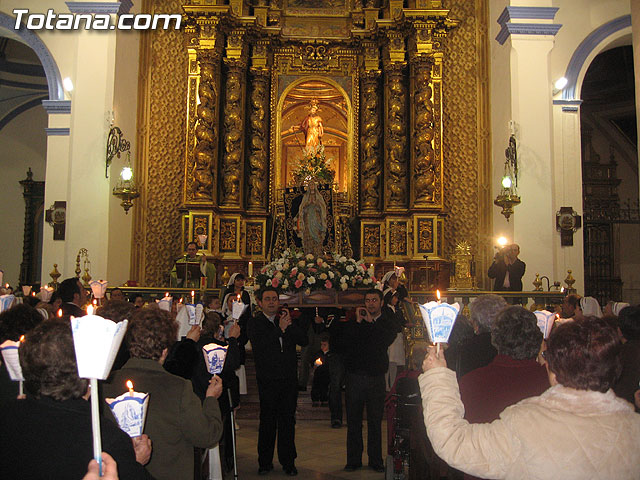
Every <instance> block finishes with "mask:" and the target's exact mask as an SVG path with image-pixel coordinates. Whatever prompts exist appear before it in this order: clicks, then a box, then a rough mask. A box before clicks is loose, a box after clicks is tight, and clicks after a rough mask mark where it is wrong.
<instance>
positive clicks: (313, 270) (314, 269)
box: [309, 268, 318, 273]
mask: <svg viewBox="0 0 640 480" xmlns="http://www.w3.org/2000/svg"><path fill="white" fill-rule="evenodd" d="M309 271H310V272H311V273H316V272H317V271H318V269H317V268H310V269H309Z"/></svg>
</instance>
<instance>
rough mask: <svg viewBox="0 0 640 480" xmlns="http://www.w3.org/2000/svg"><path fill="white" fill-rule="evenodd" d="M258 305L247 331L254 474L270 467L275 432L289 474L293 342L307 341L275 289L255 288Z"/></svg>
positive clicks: (292, 446) (293, 401)
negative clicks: (254, 414)
mask: <svg viewBox="0 0 640 480" xmlns="http://www.w3.org/2000/svg"><path fill="white" fill-rule="evenodd" d="M257 299H258V305H259V306H260V308H261V309H262V313H259V314H258V315H256V316H255V317H253V318H251V319H249V322H248V324H247V334H248V337H249V340H250V341H251V348H252V350H253V356H254V360H255V365H256V379H257V381H258V394H259V396H260V427H259V430H258V464H259V468H258V474H260V475H266V474H267V473H269V472H270V471H271V470H273V450H274V447H275V441H276V433H277V435H278V460H279V462H280V464H281V465H282V467H283V469H284V472H285V473H286V474H287V475H289V476H294V475H297V474H298V470H296V467H295V463H294V462H295V459H296V456H297V453H296V446H295V412H296V403H297V401H298V371H297V359H296V345H300V346H305V345H306V344H307V342H308V338H307V334H306V332H305V331H304V329H302V328H300V327H299V326H298V325H296V324H294V323H292V320H291V315H290V314H289V311H288V310H287V309H281V308H280V299H279V297H278V292H277V290H276V289H275V288H273V287H266V288H264V289H262V290H259V291H258V292H257Z"/></svg>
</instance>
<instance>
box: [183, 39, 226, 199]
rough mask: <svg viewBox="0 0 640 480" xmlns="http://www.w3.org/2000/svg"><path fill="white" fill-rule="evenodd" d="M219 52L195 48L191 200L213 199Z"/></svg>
mask: <svg viewBox="0 0 640 480" xmlns="http://www.w3.org/2000/svg"><path fill="white" fill-rule="evenodd" d="M219 60H220V54H219V52H217V51H216V50H215V49H206V50H198V52H197V61H198V65H199V67H200V79H199V85H198V97H199V99H200V104H199V105H198V107H197V114H196V115H197V119H196V127H195V137H196V147H195V150H194V156H193V168H192V171H191V177H192V182H190V183H189V184H190V186H191V191H190V192H189V193H188V195H187V197H188V198H189V197H190V198H192V199H193V200H195V201H203V200H205V201H207V200H208V201H214V199H215V185H216V184H217V181H216V178H215V175H216V173H217V172H216V170H215V168H214V166H215V165H216V160H217V155H216V151H217V142H218V115H217V109H218V89H217V77H218V63H219Z"/></svg>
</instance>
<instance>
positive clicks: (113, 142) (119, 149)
mask: <svg viewBox="0 0 640 480" xmlns="http://www.w3.org/2000/svg"><path fill="white" fill-rule="evenodd" d="M130 151H131V142H129V141H128V140H127V139H125V138H124V135H123V134H122V130H120V128H119V127H111V129H110V130H109V135H108V136H107V162H106V163H107V166H106V168H105V171H104V175H105V177H106V178H109V167H110V166H111V162H112V161H113V157H115V156H116V155H117V156H118V158H120V154H121V153H123V152H130Z"/></svg>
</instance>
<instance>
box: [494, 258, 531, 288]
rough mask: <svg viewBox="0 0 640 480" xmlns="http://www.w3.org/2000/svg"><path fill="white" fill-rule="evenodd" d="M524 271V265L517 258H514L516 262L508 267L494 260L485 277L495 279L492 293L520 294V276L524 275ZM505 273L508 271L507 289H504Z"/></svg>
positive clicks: (502, 262) (500, 261)
mask: <svg viewBox="0 0 640 480" xmlns="http://www.w3.org/2000/svg"><path fill="white" fill-rule="evenodd" d="M525 269H526V265H525V263H524V262H523V261H522V260H520V259H519V258H516V261H515V262H513V263H512V264H511V265H509V266H507V264H506V263H504V261H502V260H494V261H493V263H492V264H491V266H490V267H489V272H488V273H487V275H488V276H489V278H495V282H494V283H493V290H494V291H496V292H500V291H510V292H521V291H522V276H523V275H524V271H525ZM507 271H509V285H510V286H509V288H508V289H507V288H504V277H505V276H506V275H507Z"/></svg>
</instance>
